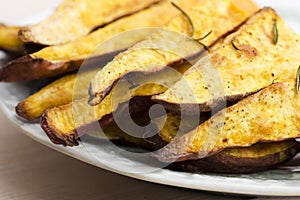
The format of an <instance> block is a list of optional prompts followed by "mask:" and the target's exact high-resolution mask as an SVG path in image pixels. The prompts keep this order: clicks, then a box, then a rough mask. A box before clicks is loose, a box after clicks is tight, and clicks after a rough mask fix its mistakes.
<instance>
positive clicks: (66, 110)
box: [41, 62, 190, 146]
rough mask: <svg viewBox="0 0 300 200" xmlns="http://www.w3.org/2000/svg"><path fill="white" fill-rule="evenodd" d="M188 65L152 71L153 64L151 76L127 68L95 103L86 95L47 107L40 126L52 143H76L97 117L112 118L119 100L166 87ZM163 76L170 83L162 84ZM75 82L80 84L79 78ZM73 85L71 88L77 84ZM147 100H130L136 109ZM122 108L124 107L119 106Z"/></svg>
mask: <svg viewBox="0 0 300 200" xmlns="http://www.w3.org/2000/svg"><path fill="white" fill-rule="evenodd" d="M188 67H190V65H189V64H188V63H185V62H184V63H182V64H180V66H178V67H176V68H177V69H178V70H180V71H179V72H180V73H179V72H176V71H174V70H168V69H165V70H163V71H161V72H160V73H156V71H155V69H156V66H153V69H152V70H153V71H154V72H155V76H152V75H149V74H148V73H150V72H148V73H144V72H143V71H136V72H130V73H128V74H127V77H126V78H124V79H123V80H122V82H121V84H119V85H118V86H117V87H115V88H114V91H113V92H111V93H110V94H109V95H108V96H107V97H106V98H105V99H104V100H103V101H102V102H101V103H100V104H98V105H97V106H90V105H89V104H88V102H87V98H83V99H79V100H75V101H73V102H71V103H69V104H67V105H62V106H58V107H55V108H52V109H49V110H47V111H46V113H45V114H44V115H43V117H42V120H41V126H42V127H43V129H44V130H45V132H46V133H47V134H48V136H49V138H50V139H51V140H52V141H53V142H54V143H57V144H64V145H68V146H73V145H77V144H78V142H77V139H78V137H79V136H80V135H82V134H85V133H86V132H87V130H88V129H89V128H88V127H89V126H91V125H93V124H94V123H98V121H100V124H103V123H106V122H107V121H112V120H113V118H112V116H111V114H112V113H113V112H115V111H116V110H117V108H118V107H119V106H120V105H121V107H124V106H122V104H124V103H125V102H128V101H129V100H130V99H132V98H134V97H138V96H140V97H147V96H151V95H153V94H159V93H162V92H164V91H166V89H167V88H168V87H169V86H170V85H172V84H174V83H175V82H176V81H177V80H178V78H179V77H181V74H182V73H183V72H184V71H185V70H186V69H187V68H188ZM133 77H135V79H134V80H135V81H134V82H132V81H131V80H132V78H133ZM166 80H167V83H168V84H170V85H167V84H165V81H166ZM172 80H173V81H172ZM78 84H79V85H81V82H79V83H78ZM76 85H77V84H76ZM76 85H75V87H74V90H76V88H77V87H76ZM86 91H87V90H86ZM76 93H77V92H76ZM79 94H80V93H79ZM73 95H77V94H73ZM148 98H149V97H148ZM151 102H152V101H151ZM149 104H150V103H147V102H144V103H143V102H142V103H140V104H138V105H136V104H133V108H134V110H135V111H136V110H138V111H140V110H144V109H147V105H149ZM136 107H137V108H136ZM125 108H126V107H124V108H123V109H125ZM108 116H109V117H108ZM107 118H108V119H107ZM103 121H104V122H103ZM97 125H98V124H97ZM77 129H80V131H79V132H78V131H77ZM86 129H87V130H86Z"/></svg>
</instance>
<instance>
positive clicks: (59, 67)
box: [0, 49, 124, 82]
mask: <svg viewBox="0 0 300 200" xmlns="http://www.w3.org/2000/svg"><path fill="white" fill-rule="evenodd" d="M123 50H124V49H122V50H117V51H114V52H111V53H106V54H103V55H99V56H94V57H90V58H87V59H85V60H70V61H66V62H57V63H53V62H50V61H48V60H45V59H41V58H32V57H31V56H30V55H26V56H23V57H20V58H18V59H15V60H12V61H10V62H8V63H6V64H5V65H4V66H2V67H1V68H0V81H4V82H18V81H30V80H36V79H42V78H49V77H57V76H61V75H65V74H67V73H69V72H74V71H77V70H78V69H79V68H80V67H81V66H82V64H83V63H84V67H87V65H88V67H89V68H93V66H94V68H96V67H98V68H101V67H102V66H101V65H105V64H106V63H108V62H109V61H110V60H112V59H113V58H114V56H115V55H116V54H118V53H120V52H121V51H123Z"/></svg>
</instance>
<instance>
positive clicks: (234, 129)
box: [155, 80, 300, 162]
mask: <svg viewBox="0 0 300 200" xmlns="http://www.w3.org/2000/svg"><path fill="white" fill-rule="evenodd" d="M295 85H296V84H295V81H294V80H289V81H285V82H279V83H274V84H273V85H271V86H269V87H267V88H265V89H263V90H261V91H259V92H257V93H255V94H253V95H251V96H248V97H246V98H245V99H243V100H241V101H239V102H238V103H236V104H234V105H233V106H230V107H228V108H226V109H223V110H221V111H219V112H218V113H217V114H215V115H214V116H213V117H211V118H210V119H209V120H207V121H205V122H204V123H202V124H200V125H199V126H198V127H197V128H196V129H194V130H192V131H190V132H188V133H187V134H185V135H183V136H181V137H179V138H178V139H176V140H174V142H172V143H170V144H168V145H167V146H165V147H164V148H162V149H161V150H160V151H159V152H158V153H157V154H155V156H156V157H157V158H158V159H159V160H161V161H163V162H173V161H184V160H189V159H199V158H204V157H208V156H212V155H214V154H216V153H218V152H220V151H222V150H224V149H226V148H233V147H249V146H251V145H253V144H256V143H258V142H277V141H283V140H288V139H293V138H299V137H300V131H299V130H300V129H299V125H298V124H299V121H300V116H299V110H300V103H299V102H300V96H299V95H298V94H296V89H295Z"/></svg>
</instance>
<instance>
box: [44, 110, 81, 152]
mask: <svg viewBox="0 0 300 200" xmlns="http://www.w3.org/2000/svg"><path fill="white" fill-rule="evenodd" d="M40 125H41V127H42V129H43V130H44V131H45V133H46V134H47V136H48V138H49V139H50V140H51V141H52V142H53V143H54V144H61V145H63V146H70V147H72V146H78V145H79V143H78V138H77V137H76V135H75V134H69V135H68V137H66V136H63V137H61V136H59V135H58V134H57V133H56V131H55V130H54V129H53V128H52V127H51V126H50V125H49V121H48V120H47V111H46V112H45V113H44V114H43V115H42V117H41V120H40Z"/></svg>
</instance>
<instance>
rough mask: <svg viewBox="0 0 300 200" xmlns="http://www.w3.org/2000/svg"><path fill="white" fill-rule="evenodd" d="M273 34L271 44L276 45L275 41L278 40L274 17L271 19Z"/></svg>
mask: <svg viewBox="0 0 300 200" xmlns="http://www.w3.org/2000/svg"><path fill="white" fill-rule="evenodd" d="M273 22H274V23H273V34H274V37H273V44H274V45H276V44H277V42H278V28H277V20H276V18H274V19H273Z"/></svg>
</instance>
